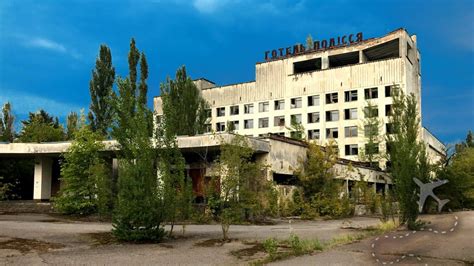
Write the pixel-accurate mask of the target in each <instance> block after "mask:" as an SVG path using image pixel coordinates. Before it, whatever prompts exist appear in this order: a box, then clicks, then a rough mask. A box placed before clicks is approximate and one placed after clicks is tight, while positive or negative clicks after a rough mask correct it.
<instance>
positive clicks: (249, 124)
mask: <svg viewBox="0 0 474 266" xmlns="http://www.w3.org/2000/svg"><path fill="white" fill-rule="evenodd" d="M244 128H245V129H249V128H253V119H246V120H244Z"/></svg>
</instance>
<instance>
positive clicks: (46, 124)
mask: <svg viewBox="0 0 474 266" xmlns="http://www.w3.org/2000/svg"><path fill="white" fill-rule="evenodd" d="M21 123H22V124H23V128H22V130H21V132H20V134H19V136H18V140H19V141H20V142H53V141H62V140H64V139H65V136H64V129H63V127H62V125H60V124H59V120H58V118H57V117H56V118H53V117H52V116H50V115H49V114H48V113H47V112H45V111H44V110H39V111H38V112H36V113H31V112H30V113H29V116H28V120H24V121H21Z"/></svg>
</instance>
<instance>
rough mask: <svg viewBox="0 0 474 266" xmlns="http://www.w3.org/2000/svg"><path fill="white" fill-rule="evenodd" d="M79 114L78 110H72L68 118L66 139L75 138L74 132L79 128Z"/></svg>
mask: <svg viewBox="0 0 474 266" xmlns="http://www.w3.org/2000/svg"><path fill="white" fill-rule="evenodd" d="M77 120H78V116H77V113H76V112H71V113H69V115H68V116H67V119H66V140H72V139H73V138H74V133H75V132H76V131H77V129H78V124H77V122H78V121H77Z"/></svg>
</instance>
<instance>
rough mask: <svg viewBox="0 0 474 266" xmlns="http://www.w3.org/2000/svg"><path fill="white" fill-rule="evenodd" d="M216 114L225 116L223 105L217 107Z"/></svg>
mask: <svg viewBox="0 0 474 266" xmlns="http://www.w3.org/2000/svg"><path fill="white" fill-rule="evenodd" d="M217 116H225V107H219V108H217Z"/></svg>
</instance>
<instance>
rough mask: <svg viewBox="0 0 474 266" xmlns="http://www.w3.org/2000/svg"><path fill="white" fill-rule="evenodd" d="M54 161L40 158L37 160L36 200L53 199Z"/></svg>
mask: <svg viewBox="0 0 474 266" xmlns="http://www.w3.org/2000/svg"><path fill="white" fill-rule="evenodd" d="M52 171H53V160H52V159H51V158H48V157H44V156H39V157H36V158H35V177H34V182H35V183H34V191H33V199H34V200H49V199H50V198H51V177H52Z"/></svg>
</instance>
